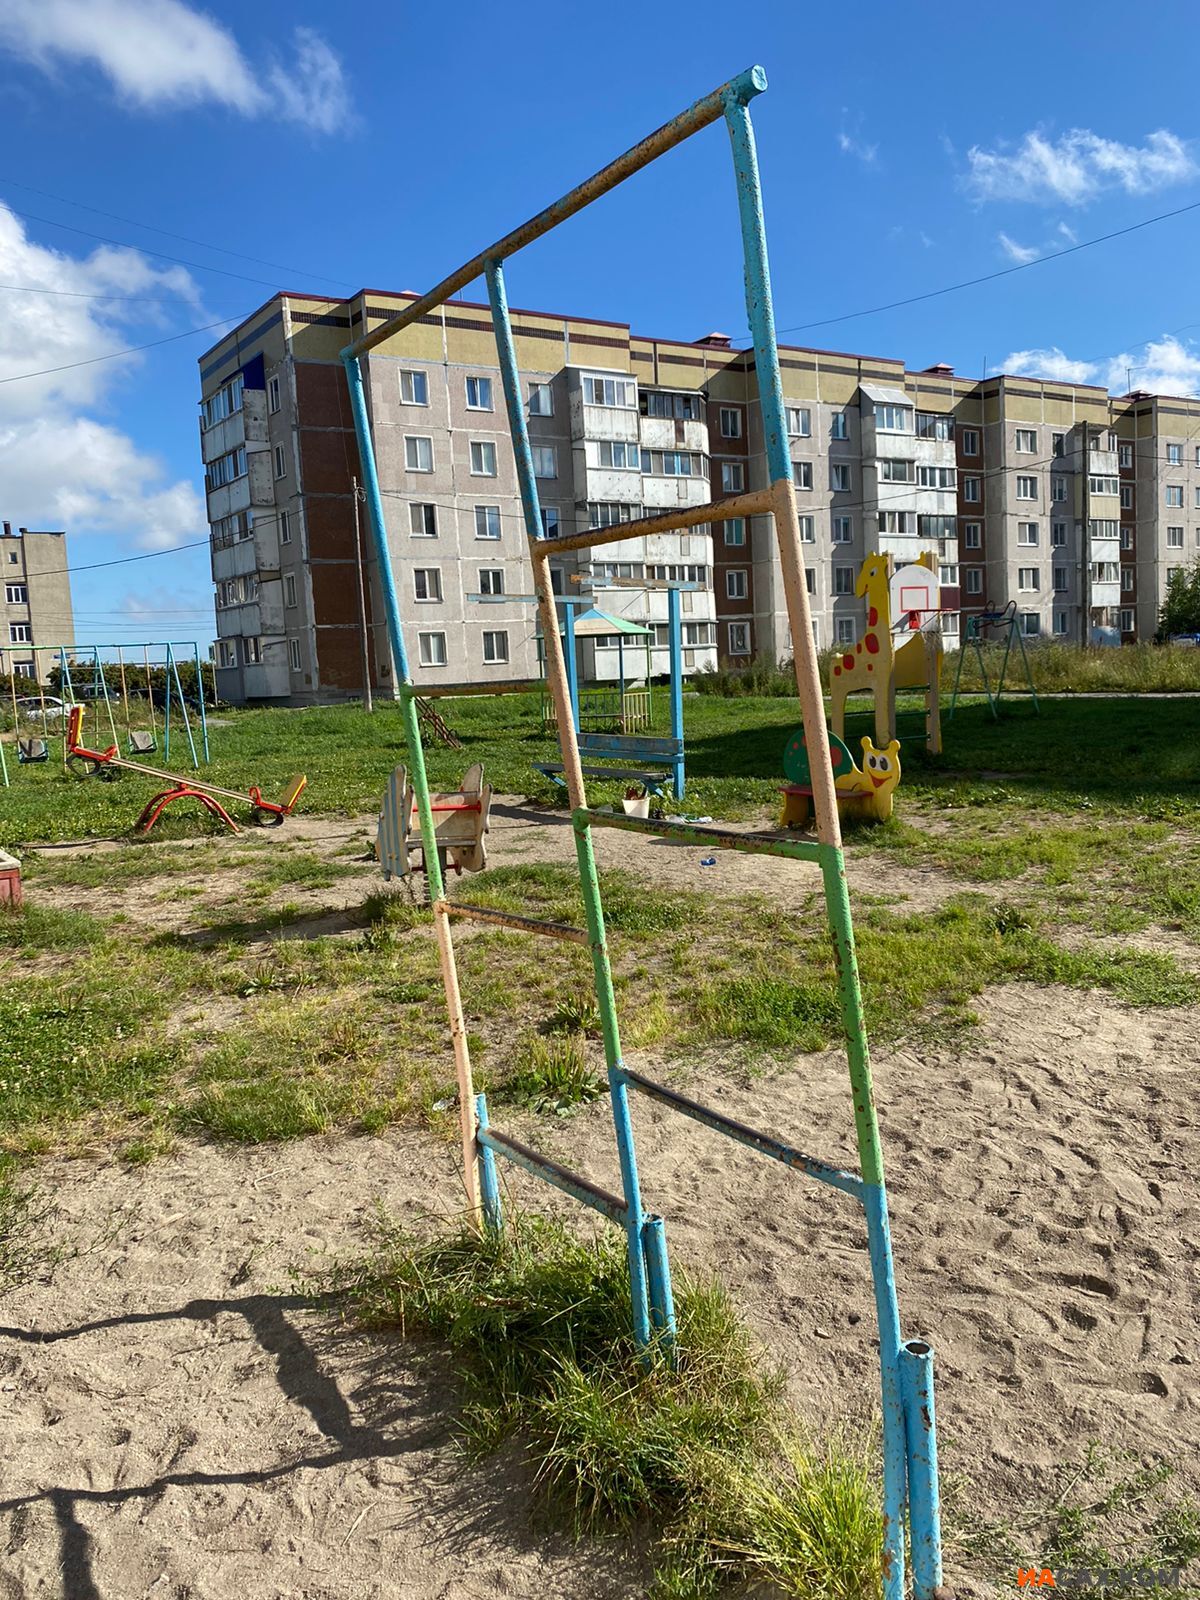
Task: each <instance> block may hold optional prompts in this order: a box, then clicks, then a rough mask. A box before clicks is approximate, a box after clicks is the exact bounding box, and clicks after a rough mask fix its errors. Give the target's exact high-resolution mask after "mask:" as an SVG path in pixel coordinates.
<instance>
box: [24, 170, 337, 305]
mask: <svg viewBox="0 0 1200 1600" xmlns="http://www.w3.org/2000/svg"><path fill="white" fill-rule="evenodd" d="M4 186H6V187H8V188H10V189H21V190H22V191H23V192H24V193H25V194H36V195H40V196H41V198H42V199H43V200H56V201H58V203H59V204H60V205H64V206H74V207H75V208H76V209H77V210H79V211H88V212H90V213H91V214H92V215H93V216H94V217H107V218H108V219H109V221H110V222H123V223H125V224H126V226H128V227H130V228H144V229H145V231H146V232H147V233H158V234H161V235H162V237H163V238H164V239H178V240H179V242H180V243H181V244H194V245H199V247H200V249H201V250H215V251H216V252H217V254H218V255H223V256H233V257H234V258H235V259H236V260H238V261H250V262H252V263H253V264H254V265H255V266H257V267H272V268H274V270H275V271H276V272H292V273H295V274H296V276H297V277H300V278H306V277H307V278H320V279H321V281H322V282H323V283H338V284H341V285H342V286H343V287H344V288H350V289H353V288H357V287H358V285H356V284H352V283H350V282H349V280H348V279H346V278H331V277H329V276H328V274H327V273H323V272H309V271H307V270H306V269H303V268H300V267H285V266H284V265H283V264H282V263H281V262H278V261H264V260H263V258H262V257H261V256H248V255H245V254H244V253H243V252H242V251H241V250H230V249H229V248H228V247H227V246H226V245H223V244H210V243H209V241H208V240H207V239H193V238H190V237H189V236H188V235H187V234H186V233H172V232H171V231H170V229H168V228H156V227H155V226H154V224H153V223H152V222H139V221H138V220H137V218H136V217H122V216H118V214H117V213H116V212H115V211H102V210H101V209H100V207H99V206H88V205H84V203H83V201H82V200H68V199H67V198H66V197H65V195H61V194H51V193H50V192H49V191H48V190H46V189H35V188H33V187H32V186H31V185H30V184H28V183H18V182H17V181H16V179H15V178H5V177H0V187H4ZM128 248H129V249H131V250H137V249H140V248H141V246H140V245H130V246H129V247H128ZM213 270H216V269H213Z"/></svg>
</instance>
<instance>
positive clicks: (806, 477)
mask: <svg viewBox="0 0 1200 1600" xmlns="http://www.w3.org/2000/svg"><path fill="white" fill-rule="evenodd" d="M792 481H793V482H794V483H795V485H796V487H797V489H811V488H812V485H813V476H812V462H811V461H793V462H792Z"/></svg>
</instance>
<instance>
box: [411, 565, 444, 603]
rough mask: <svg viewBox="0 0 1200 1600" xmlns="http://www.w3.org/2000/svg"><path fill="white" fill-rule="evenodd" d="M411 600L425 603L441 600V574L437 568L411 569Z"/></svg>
mask: <svg viewBox="0 0 1200 1600" xmlns="http://www.w3.org/2000/svg"><path fill="white" fill-rule="evenodd" d="M413 598H414V599H416V600H427V601H435V600H440V599H441V598H442V574H441V571H440V569H439V568H437V567H414V568H413Z"/></svg>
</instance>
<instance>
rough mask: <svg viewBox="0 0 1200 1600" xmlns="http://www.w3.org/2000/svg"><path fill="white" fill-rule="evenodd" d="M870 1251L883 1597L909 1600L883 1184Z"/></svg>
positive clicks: (873, 1207) (870, 1219)
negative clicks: (878, 1407)
mask: <svg viewBox="0 0 1200 1600" xmlns="http://www.w3.org/2000/svg"><path fill="white" fill-rule="evenodd" d="M862 1199H863V1209H864V1210H865V1212H866V1216H867V1250H868V1253H869V1255H870V1259H871V1279H872V1283H873V1285H874V1289H875V1315H876V1319H877V1321H878V1324H879V1387H880V1402H881V1410H882V1413H883V1593H884V1600H904V1509H905V1501H906V1498H907V1491H908V1466H907V1461H908V1438H907V1431H906V1428H905V1424H904V1396H903V1393H902V1391H901V1380H900V1310H899V1307H898V1305H897V1303H896V1280H895V1275H894V1274H893V1271H892V1245H891V1237H890V1234H889V1231H888V1214H887V1192H886V1190H885V1189H884V1187H883V1185H882V1184H881V1183H868V1184H864V1186H863V1196H862Z"/></svg>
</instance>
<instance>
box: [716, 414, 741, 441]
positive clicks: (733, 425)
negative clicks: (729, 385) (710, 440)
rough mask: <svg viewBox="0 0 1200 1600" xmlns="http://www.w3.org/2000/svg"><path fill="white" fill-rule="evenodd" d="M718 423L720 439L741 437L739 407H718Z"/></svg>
mask: <svg viewBox="0 0 1200 1600" xmlns="http://www.w3.org/2000/svg"><path fill="white" fill-rule="evenodd" d="M718 421H719V423H720V428H721V437H722V439H740V438H741V437H742V408H741V406H720V407H718Z"/></svg>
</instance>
